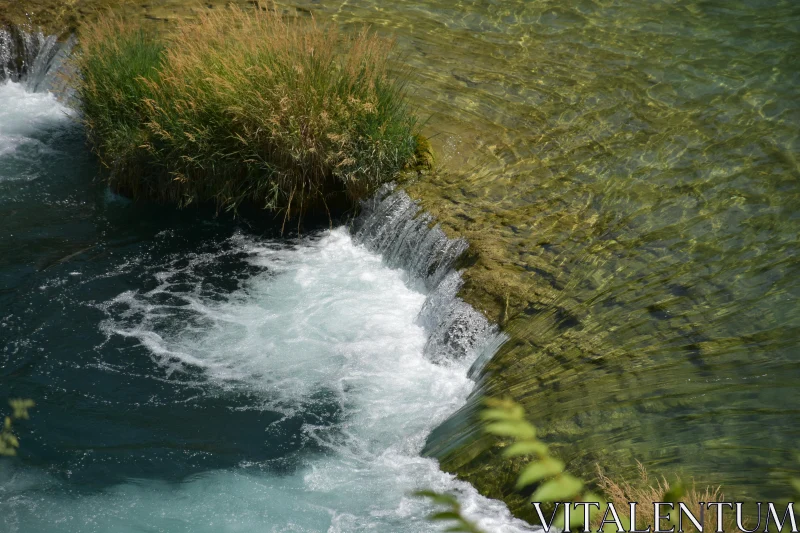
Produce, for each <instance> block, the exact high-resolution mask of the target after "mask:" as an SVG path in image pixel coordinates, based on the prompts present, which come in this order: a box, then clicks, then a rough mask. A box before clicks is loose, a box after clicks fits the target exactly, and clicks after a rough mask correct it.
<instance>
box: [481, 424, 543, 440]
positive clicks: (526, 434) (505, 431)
mask: <svg viewBox="0 0 800 533" xmlns="http://www.w3.org/2000/svg"><path fill="white" fill-rule="evenodd" d="M485 429H486V432H487V433H491V434H493V435H497V436H499V437H516V438H518V439H533V438H535V437H536V429H535V428H534V427H533V426H532V425H530V424H529V423H527V422H525V421H522V420H515V421H510V422H494V423H492V424H487V425H486V428H485Z"/></svg>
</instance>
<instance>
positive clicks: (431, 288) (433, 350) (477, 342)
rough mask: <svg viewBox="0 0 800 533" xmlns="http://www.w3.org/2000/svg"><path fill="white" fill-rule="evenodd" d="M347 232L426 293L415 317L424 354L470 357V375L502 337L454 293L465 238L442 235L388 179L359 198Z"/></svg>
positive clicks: (439, 357)
mask: <svg viewBox="0 0 800 533" xmlns="http://www.w3.org/2000/svg"><path fill="white" fill-rule="evenodd" d="M350 231H351V233H352V235H353V237H354V240H355V241H356V242H358V243H360V244H362V245H364V246H365V247H366V248H367V249H369V250H371V251H373V252H375V253H377V254H379V255H381V256H382V258H383V260H384V262H385V263H386V264H387V265H388V266H390V267H392V268H400V269H402V270H404V271H406V272H407V273H408V274H409V276H410V277H411V280H412V283H415V284H418V285H419V286H420V288H422V289H423V290H424V291H425V292H426V298H425V303H424V304H423V307H422V309H421V310H420V313H419V315H418V317H417V321H418V323H419V324H420V325H421V326H422V327H423V328H424V329H425V331H426V334H427V342H426V344H425V351H424V354H425V357H426V358H428V359H429V360H431V361H433V362H435V363H443V362H446V361H454V360H463V359H466V358H472V359H474V362H473V363H472V366H471V367H470V369H469V372H468V376H469V377H470V378H471V379H473V380H474V379H476V377H477V376H478V375H479V374H480V371H481V369H482V368H483V366H484V365H485V364H486V362H488V360H489V359H490V358H491V356H492V355H493V354H494V353H495V352H496V351H497V349H498V348H499V346H500V345H501V344H502V343H503V342H504V341H505V340H506V336H505V335H504V334H503V333H501V332H500V330H499V328H498V327H497V325H495V324H493V323H491V322H490V321H489V320H488V319H487V318H486V317H485V316H484V315H483V314H482V313H480V312H479V311H477V310H476V309H475V308H473V307H472V306H471V305H469V304H468V303H466V302H465V301H464V300H462V299H461V298H459V296H458V292H459V291H460V290H461V287H462V286H463V284H464V282H463V280H462V278H461V273H460V272H458V271H456V270H455V268H454V265H455V263H456V261H457V260H458V258H459V257H460V256H461V254H463V253H464V252H465V251H466V250H467V248H468V247H469V244H468V243H467V241H466V240H465V239H463V238H458V239H450V238H448V237H447V236H446V235H445V233H444V231H442V228H441V227H440V226H439V224H437V223H436V221H435V220H434V218H433V216H431V215H430V214H429V213H427V212H425V211H423V209H422V208H421V207H420V205H419V203H418V202H417V201H415V200H413V199H412V198H411V197H410V196H409V195H408V194H407V193H406V192H405V191H403V190H401V189H398V187H397V185H396V184H394V183H390V184H387V185H383V186H382V187H381V188H380V189H379V190H378V191H377V192H376V193H375V194H374V195H373V196H372V197H371V198H369V199H368V200H366V201H363V202H362V203H361V212H360V213H359V215H358V216H357V217H356V218H355V219H354V220H353V222H352V224H351V227H350Z"/></svg>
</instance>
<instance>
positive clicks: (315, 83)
mask: <svg viewBox="0 0 800 533" xmlns="http://www.w3.org/2000/svg"><path fill="white" fill-rule="evenodd" d="M80 43H81V48H80V50H79V52H78V54H77V55H76V62H77V67H78V69H77V70H78V72H79V73H80V74H79V80H78V81H77V86H78V96H79V101H80V106H81V109H82V112H83V121H84V123H85V126H86V131H87V135H88V138H89V141H90V144H91V146H92V148H93V150H94V151H95V152H96V153H97V155H98V156H99V158H100V160H101V162H102V163H103V164H104V166H106V167H107V168H108V169H109V172H108V173H107V179H108V183H109V185H110V186H111V187H112V188H113V189H115V190H118V191H120V192H122V193H124V194H127V195H129V196H131V197H133V198H147V199H152V200H157V201H162V202H165V203H174V204H178V205H181V206H185V205H188V204H191V203H199V202H208V201H213V202H215V203H216V205H217V206H218V207H219V208H226V209H229V208H235V207H236V206H237V205H239V204H240V203H241V202H243V201H252V202H254V203H256V204H260V205H262V206H264V207H266V208H269V209H279V210H283V211H284V213H285V216H286V217H287V218H288V217H290V216H292V215H294V214H301V213H303V212H306V211H308V210H310V209H318V210H325V211H328V212H330V209H332V208H333V206H337V207H346V206H349V205H352V204H353V203H354V202H356V201H358V200H359V199H361V198H362V197H364V196H365V195H368V194H370V193H371V192H372V191H373V190H374V189H375V188H376V187H377V186H379V185H380V184H381V183H384V182H385V181H388V180H391V179H392V178H393V177H395V176H396V174H397V173H398V172H399V171H400V170H401V169H403V168H404V167H405V166H407V165H408V164H409V163H410V162H412V160H413V159H414V152H415V149H416V145H417V141H416V135H415V134H416V130H415V127H416V119H415V117H414V114H413V113H412V112H411V110H410V107H409V105H408V102H407V99H406V96H405V93H404V84H403V81H402V80H401V79H398V78H396V77H392V76H390V74H389V71H388V59H389V54H390V52H391V48H392V42H391V41H388V40H386V39H382V38H379V37H378V36H376V35H375V34H373V33H371V32H369V31H368V30H366V29H365V30H363V31H361V32H359V33H357V34H344V33H340V32H338V31H337V30H336V29H334V28H332V27H330V26H324V25H320V24H317V23H316V22H315V21H313V20H297V19H294V20H287V19H286V18H284V17H282V16H281V15H280V14H279V13H277V12H276V11H273V10H253V11H248V12H245V11H242V10H240V9H238V8H235V7H231V8H228V9H224V10H217V11H215V12H209V13H204V14H203V15H202V16H201V17H200V18H199V19H198V20H196V21H185V22H180V23H178V24H177V25H176V26H175V28H174V30H173V31H172V32H170V33H169V34H168V35H167V36H160V35H156V34H154V33H152V32H149V31H147V30H145V29H143V28H142V27H141V26H137V25H131V24H128V23H126V21H124V20H123V19H121V18H119V17H114V16H111V17H105V18H101V19H100V20H98V21H97V22H94V23H90V24H88V25H86V26H84V27H83V28H82V31H81V39H80Z"/></svg>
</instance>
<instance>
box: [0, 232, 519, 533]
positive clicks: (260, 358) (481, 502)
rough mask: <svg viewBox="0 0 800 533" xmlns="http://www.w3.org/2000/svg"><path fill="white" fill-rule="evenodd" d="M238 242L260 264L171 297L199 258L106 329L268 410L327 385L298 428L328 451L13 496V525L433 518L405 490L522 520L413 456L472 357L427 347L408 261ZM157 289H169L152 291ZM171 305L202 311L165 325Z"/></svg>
mask: <svg viewBox="0 0 800 533" xmlns="http://www.w3.org/2000/svg"><path fill="white" fill-rule="evenodd" d="M235 240H236V241H237V246H238V247H239V249H240V250H246V251H247V252H249V253H250V254H251V260H252V261H253V262H254V263H256V264H258V265H261V266H266V267H267V271H266V272H265V273H264V274H260V275H257V276H255V277H253V278H252V279H250V280H249V281H248V282H247V283H246V284H245V285H244V287H243V288H242V289H241V290H239V291H237V292H235V293H234V294H232V295H229V296H228V297H227V298H225V299H224V300H223V301H219V299H218V298H208V297H204V296H203V295H202V294H203V293H202V290H201V288H200V287H201V284H197V285H195V288H194V289H187V290H185V291H183V292H178V294H179V297H180V301H179V302H178V303H176V302H175V300H174V297H175V294H176V293H175V291H174V290H171V289H174V284H175V283H177V282H178V281H180V282H181V283H182V284H184V285H185V284H186V279H187V277H190V276H187V271H188V270H191V269H192V268H194V267H196V266H197V264H198V263H202V262H207V261H213V260H214V258H213V256H207V255H205V256H197V257H195V258H191V259H190V260H189V261H188V262H187V263H188V266H186V265H184V267H183V268H182V269H176V270H174V271H165V272H163V273H161V274H159V275H158V276H156V277H157V279H158V282H159V285H158V286H157V287H156V288H155V289H153V290H152V291H150V292H148V293H130V292H128V293H124V294H122V295H120V296H119V297H118V298H116V299H115V301H113V302H109V303H108V304H107V308H108V309H110V310H111V309H113V310H114V312H110V317H111V318H110V319H109V320H108V321H107V322H106V323H105V324H104V326H103V327H104V328H105V329H106V331H107V332H108V334H109V335H125V336H128V337H135V338H137V339H139V340H140V341H141V343H142V344H143V345H145V346H147V347H148V349H149V350H150V353H151V355H152V357H153V358H155V359H156V360H157V361H160V362H161V363H162V364H163V365H164V367H165V368H168V369H169V371H173V372H174V371H176V370H180V369H181V368H182V367H185V366H186V365H191V366H194V367H199V368H201V369H202V370H203V372H204V373H205V374H206V376H208V378H209V380H210V381H211V382H212V383H213V385H214V386H218V387H224V388H235V389H242V390H247V391H251V392H255V393H258V394H260V395H261V396H262V397H263V399H264V400H263V401H264V406H263V407H266V408H268V409H271V410H278V411H280V412H287V413H288V412H295V411H296V410H298V409H307V408H309V407H313V402H314V401H315V400H314V393H315V392H319V391H320V390H324V391H326V392H327V393H328V394H329V395H331V394H332V395H333V397H334V398H336V401H337V402H338V403H339V405H340V408H341V410H342V412H343V417H342V419H341V421H340V422H339V423H338V424H337V426H336V427H335V428H334V429H335V431H334V430H332V429H331V427H315V426H311V425H310V424H309V425H307V426H306V427H305V428H304V430H305V432H306V434H307V435H308V436H310V437H311V438H312V439H314V440H316V441H317V442H318V443H319V445H320V446H321V448H322V449H323V450H325V453H322V454H319V455H316V456H314V457H311V458H309V459H308V460H307V461H306V462H305V463H304V465H303V466H301V467H300V468H299V470H298V471H296V472H295V473H294V474H290V475H286V476H277V475H274V474H271V473H267V472H266V471H261V470H259V469H258V468H257V465H256V468H252V466H253V465H250V467H248V468H242V469H234V470H222V471H214V472H209V473H206V474H204V475H201V476H197V477H195V478H192V479H190V480H188V481H186V482H184V483H182V484H179V485H167V484H164V483H161V482H156V481H152V480H142V481H137V482H129V483H125V484H122V485H119V486H117V487H115V488H113V489H111V490H107V491H105V492H103V493H101V494H98V495H95V496H82V497H79V498H70V497H67V496H64V495H58V496H56V495H55V494H57V493H53V495H51V496H48V497H43V498H41V499H40V500H39V501H37V502H35V504H33V503H31V502H27V503H23V502H22V500H20V503H18V504H17V505H14V506H11V509H10V512H11V516H13V518H14V523H15V524H17V526H15V528H12V530H11V531H14V532H17V531H19V532H21V531H27V530H32V529H25V528H26V527H27V528H31V527H32V528H34V529H35V528H36V527H39V526H42V524H43V523H46V524H49V525H48V527H49V529H44V531H81V532H83V531H98V532H99V531H115V532H117V531H119V532H123V531H142V530H148V531H170V532H177V531H192V532H206V531H208V532H212V531H213V532H214V533H220V532H226V531H259V532H261V531H276V532H277V531H314V532H318V531H327V532H330V533H350V532H358V531H380V532H419V533H422V532H431V531H437V530H440V529H438V527H439V526H437V525H433V524H432V523H430V522H428V521H427V520H426V515H427V514H428V513H429V512H430V511H431V507H430V505H429V504H428V502H426V501H424V500H421V499H419V498H416V497H413V496H411V493H412V492H413V491H415V490H420V489H434V490H439V491H448V492H455V493H457V494H458V495H459V498H460V499H461V501H462V504H463V506H464V509H465V513H466V514H467V515H468V516H469V517H471V518H472V519H474V520H476V521H477V522H478V523H479V524H480V525H482V526H483V527H484V528H485V530H486V531H487V532H500V533H512V532H520V531H529V529H527V528H526V526H525V525H524V524H522V523H521V522H519V521H517V520H514V519H513V518H512V517H511V516H510V514H509V512H508V510H507V508H506V507H505V506H504V504H502V503H501V502H498V501H493V500H489V499H486V498H483V497H481V496H480V495H478V493H477V492H476V491H475V489H474V488H473V487H472V486H470V485H469V484H467V483H464V482H460V481H458V480H456V479H455V478H454V477H453V476H451V475H449V474H445V473H443V472H442V471H441V470H440V469H439V467H438V464H437V463H436V461H434V460H432V459H428V458H423V457H421V456H420V455H419V453H420V450H421V449H422V447H423V445H424V442H425V438H426V436H427V435H428V433H429V432H430V431H431V429H433V428H434V427H435V426H436V425H437V424H439V423H440V422H441V421H443V420H444V419H445V418H446V417H447V416H448V415H449V414H450V413H452V412H453V411H454V410H455V409H457V408H458V407H459V406H461V405H462V404H463V403H464V401H465V399H466V397H467V395H468V394H469V392H470V391H471V389H472V387H473V383H472V382H471V381H470V380H469V379H468V378H467V376H466V374H467V369H468V367H469V364H470V363H471V361H460V362H458V363H452V364H444V365H443V364H433V363H432V362H430V361H429V360H427V359H426V358H425V357H423V348H424V346H425V341H426V333H425V331H424V330H423V329H422V327H421V326H419V325H418V324H417V322H416V321H415V318H416V315H417V313H418V312H419V310H420V309H421V307H422V305H423V302H424V299H425V297H424V295H423V294H421V293H419V292H415V291H412V290H410V289H409V288H408V287H407V285H406V281H407V280H406V279H405V278H406V276H405V274H404V273H403V272H402V271H400V270H393V269H390V268H388V267H386V266H384V265H383V264H382V262H381V259H380V257H379V256H377V255H375V254H373V253H371V252H368V251H367V250H365V249H364V248H363V247H360V246H357V245H355V244H354V243H353V241H352V240H351V238H350V235H349V234H348V233H347V232H346V231H345V230H344V229H336V230H333V231H330V232H328V233H326V234H325V235H324V236H323V237H322V238H319V239H317V240H314V241H309V242H305V243H303V244H301V245H299V246H296V247H295V248H293V249H285V248H283V249H281V248H278V247H276V246H274V245H270V244H269V243H258V242H253V241H250V240H248V239H244V238H241V237H237V238H236V239H235ZM182 286H183V285H182ZM165 292H169V293H170V295H171V296H170V300H169V301H170V303H168V304H164V303H159V302H164V301H165V300H166V299H165V298H163V296H165V295H164V293H165ZM178 308H180V309H182V310H184V311H185V310H186V309H191V310H192V313H194V314H195V315H196V317H197V319H196V320H190V321H188V322H187V323H186V324H185V326H184V327H183V328H179V329H177V330H175V329H174V328H165V327H163V324H164V317H165V316H167V315H169V314H170V313H174V312H175V310H176V309H178ZM120 310H122V311H120ZM0 507H1V506H0ZM6 511H9V509H6ZM41 521H46V522H41Z"/></svg>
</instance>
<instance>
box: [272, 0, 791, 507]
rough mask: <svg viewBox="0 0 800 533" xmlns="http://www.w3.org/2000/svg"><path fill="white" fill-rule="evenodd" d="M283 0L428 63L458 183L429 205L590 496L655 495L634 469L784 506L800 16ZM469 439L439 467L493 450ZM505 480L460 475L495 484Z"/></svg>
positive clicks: (437, 134) (429, 106)
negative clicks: (370, 32)
mask: <svg viewBox="0 0 800 533" xmlns="http://www.w3.org/2000/svg"><path fill="white" fill-rule="evenodd" d="M287 4H290V5H299V6H302V7H304V8H307V9H310V10H312V11H313V12H314V13H315V15H316V16H317V17H318V18H320V19H324V20H332V21H335V22H336V23H337V24H340V25H342V26H345V27H355V26H357V25H359V24H362V23H368V24H371V25H372V26H373V28H376V29H377V30H378V31H380V32H384V33H386V34H392V35H394V36H395V37H396V38H397V41H398V46H399V48H400V50H401V53H402V55H403V59H404V61H405V62H406V63H408V64H410V65H411V66H412V68H411V72H412V75H411V77H410V84H411V86H412V92H413V97H414V101H415V102H416V103H417V104H418V105H419V107H420V110H421V113H422V114H423V116H425V115H430V119H429V121H428V123H427V125H426V133H427V134H429V135H430V136H431V137H432V142H433V143H434V146H435V148H436V149H437V152H438V154H439V156H440V161H441V162H442V163H443V164H444V171H443V172H442V173H441V175H439V176H436V177H433V178H432V179H431V180H428V181H425V182H422V183H419V184H416V185H414V186H412V187H411V190H412V194H413V195H415V196H416V197H419V198H422V199H423V200H424V201H425V205H426V207H427V208H429V209H431V210H433V212H434V213H435V214H436V215H437V217H438V218H439V219H440V220H443V221H444V222H445V224H446V225H449V226H450V227H451V228H453V229H454V231H456V232H458V233H459V234H461V235H464V236H466V237H467V239H468V240H469V241H470V244H471V246H472V247H473V249H475V250H477V251H479V252H480V254H481V255H480V263H479V264H478V266H477V267H476V268H474V269H472V270H471V271H470V272H469V273H468V274H467V285H466V290H467V291H468V292H470V291H471V294H472V295H473V296H474V297H475V299H476V300H477V301H479V302H480V303H483V304H485V307H486V309H487V310H488V311H489V312H490V313H492V314H491V315H490V316H491V318H493V319H496V320H500V319H502V318H503V308H504V301H503V295H505V294H508V295H510V303H511V305H510V313H509V316H508V317H507V318H508V321H507V323H506V326H507V330H508V332H509V333H511V334H512V336H513V337H515V339H516V340H518V341H519V342H513V343H508V344H507V345H506V346H504V347H503V349H502V350H501V352H500V353H499V354H498V356H497V357H495V358H494V360H493V362H492V363H491V364H490V365H489V366H488V367H487V371H488V372H490V373H491V374H492V376H494V377H489V378H488V379H487V382H486V391H487V392H489V393H495V394H506V393H512V394H514V395H515V397H516V398H517V399H519V400H520V401H522V402H524V403H525V405H526V407H527V409H528V412H529V413H531V416H532V418H533V420H534V421H535V422H536V423H537V425H539V426H540V428H541V429H542V431H543V432H544V433H545V435H546V438H548V439H549V440H551V441H552V442H553V443H556V445H558V446H560V447H561V453H562V455H563V456H564V457H565V458H566V459H568V460H569V461H570V467H571V468H572V469H574V470H576V471H578V472H579V473H582V474H583V475H585V476H586V477H590V476H591V474H592V472H593V471H594V468H595V463H596V462H600V463H601V464H602V465H603V466H604V467H606V468H607V469H608V470H610V474H611V475H612V476H613V477H616V478H623V477H636V465H635V462H634V461H635V460H637V459H638V460H640V461H643V462H644V463H645V465H647V466H648V468H649V469H650V470H651V472H652V473H663V474H671V473H673V472H678V473H680V474H681V475H683V477H684V478H687V479H690V478H694V479H696V480H697V481H698V483H701V484H704V483H708V484H720V483H721V484H723V486H724V487H723V488H724V492H725V494H726V495H727V496H728V497H745V498H753V499H760V500H764V499H765V498H777V497H783V496H785V495H786V493H787V490H788V489H787V487H788V477H789V475H790V474H789V473H790V472H792V471H794V475H797V472H798V469H799V468H800V465H799V464H798V462H797V459H796V450H797V442H798V439H800V423H799V422H798V421H799V420H800V417H798V414H799V413H798V410H797V405H796V400H795V399H796V398H797V397H798V396H799V395H800V391H799V390H798V383H800V381H798V378H800V365H798V356H800V350H799V349H798V339H799V338H800V306H798V297H800V281H799V280H800V269H799V267H798V265H800V262H798V260H797V257H798V253H800V238H799V237H798V235H800V219H799V218H798V214H799V213H800V166H798V161H800V92H799V89H798V88H799V87H800V70H798V68H797V64H798V50H800V4H798V3H797V2H793V1H791V0H775V1H764V0H747V1H728V0H724V1H716V0H710V1H703V2H694V1H680V0H679V1H656V2H636V1H627V0H622V1H613V2H606V1H595V0H586V1H578V2H558V1H550V0H536V1H529V0H518V1H513V0H512V1H504V2H477V1H465V2H455V3H453V2H442V1H439V0H428V1H421V2H417V1H414V2H410V1H399V2H392V3H388V4H387V3H381V4H378V3H375V2H372V1H369V0H347V1H344V2H334V1H331V2H327V1H322V2H314V1H308V2H306V1H302V2H289V3H287ZM484 286H490V287H492V291H493V293H492V294H490V295H486V294H485V293H483V292H482V287H484ZM449 427H450V428H453V427H459V428H460V430H459V431H454V432H452V433H450V432H443V433H442V434H441V435H440V436H439V438H437V439H434V442H432V443H431V449H432V450H434V451H435V452H436V453H437V454H446V453H447V452H448V451H451V450H452V448H451V446H452V443H463V442H464V441H463V440H461V438H460V437H462V436H463V434H469V433H471V432H474V431H475V427H474V425H472V423H471V422H470V421H469V420H468V419H466V418H464V419H461V420H460V421H459V423H458V424H455V425H450V426H449ZM765 428H769V434H768V436H767V435H766V434H765V431H766V429H765ZM495 460H496V459H495V458H493V457H492V455H491V454H488V453H487V454H482V455H479V456H478V457H477V459H476V460H475V461H474V462H472V463H471V464H467V465H464V464H463V461H462V460H461V458H459V457H455V458H451V461H449V464H450V466H451V467H458V468H460V469H461V470H460V471H461V472H474V473H475V476H476V477H478V478H480V477H483V478H484V481H485V484H484V486H486V487H489V488H496V487H497V486H498V485H502V483H503V482H504V480H503V479H502V476H500V477H493V476H487V475H486V474H485V472H493V473H496V472H501V468H500V465H499V461H498V462H494V461H495ZM487 462H488V463H487ZM487 464H490V465H491V466H492V467H490V468H488V469H487ZM505 482H506V483H507V485H506V486H508V483H510V482H511V479H510V478H509V479H507V480H505Z"/></svg>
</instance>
